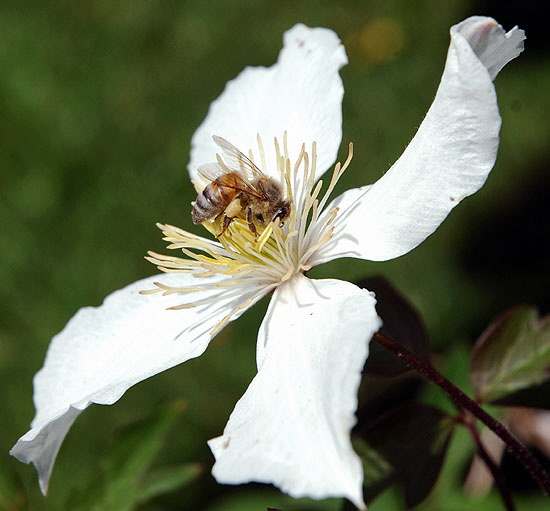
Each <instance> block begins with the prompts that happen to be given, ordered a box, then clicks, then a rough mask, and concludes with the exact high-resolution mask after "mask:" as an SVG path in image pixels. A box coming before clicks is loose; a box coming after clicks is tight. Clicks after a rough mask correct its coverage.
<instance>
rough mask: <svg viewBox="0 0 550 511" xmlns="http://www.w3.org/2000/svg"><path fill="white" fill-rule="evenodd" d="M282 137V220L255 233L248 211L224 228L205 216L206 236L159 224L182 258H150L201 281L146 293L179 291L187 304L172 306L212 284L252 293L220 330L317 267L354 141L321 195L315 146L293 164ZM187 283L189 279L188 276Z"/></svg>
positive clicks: (278, 157)
mask: <svg viewBox="0 0 550 511" xmlns="http://www.w3.org/2000/svg"><path fill="white" fill-rule="evenodd" d="M257 142H258V154H259V159H258V161H259V162H260V165H261V167H262V168H263V169H266V168H267V167H266V158H265V152H264V147H263V143H262V140H261V138H260V137H259V136H258V140H257ZM282 142H283V143H282V146H281V145H280V143H279V141H278V140H277V139H275V140H274V144H275V154H276V162H274V163H275V165H276V167H275V168H276V169H277V172H278V176H279V179H280V183H281V184H282V187H283V189H284V196H285V201H288V203H289V204H290V212H289V214H288V218H286V219H285V220H284V222H281V221H280V220H279V219H277V218H276V219H275V220H273V221H270V222H268V223H266V224H264V225H257V224H255V227H256V229H255V231H256V232H253V231H252V229H251V226H250V221H249V219H247V218H246V217H245V216H244V215H237V216H235V217H234V218H232V219H231V221H230V223H229V225H228V226H225V227H223V226H222V225H221V224H222V221H223V219H222V218H221V215H220V216H218V217H217V218H215V219H214V220H206V221H204V222H202V225H203V226H204V227H205V228H206V229H207V230H208V231H209V233H210V234H211V235H212V238H203V237H201V236H198V235H196V234H193V233H190V232H188V231H185V230H183V229H180V228H178V227H174V226H172V225H167V224H157V227H158V228H159V229H160V230H161V231H162V233H163V235H164V238H163V240H164V241H166V242H167V243H168V246H167V248H168V249H169V250H176V251H178V252H179V253H180V254H183V256H184V257H180V256H171V255H164V254H159V253H156V252H152V251H150V252H148V255H147V256H146V259H147V260H148V261H150V262H151V263H153V264H154V265H156V266H157V268H158V269H159V270H160V271H162V272H167V273H186V274H191V275H192V276H193V280H195V282H194V283H193V285H191V286H190V285H186V286H182V287H174V286H168V285H165V284H162V282H160V281H159V282H155V288H154V289H150V290H145V291H142V292H141V293H142V294H152V293H162V294H163V295H169V294H180V295H181V296H182V302H183V303H182V304H181V305H177V306H175V307H172V309H185V308H190V307H195V306H197V305H199V304H203V303H205V302H204V301H203V300H194V299H193V293H194V292H195V291H198V290H204V289H208V288H213V287H215V288H229V289H233V290H234V291H235V295H236V296H238V295H240V296H247V299H246V300H245V301H244V302H243V303H238V304H237V305H236V306H235V307H234V309H233V310H232V311H231V312H230V313H229V314H228V315H227V316H226V317H224V318H223V319H222V321H221V322H220V323H219V324H218V325H217V326H216V327H215V328H214V330H213V332H212V333H213V334H214V333H216V332H217V331H219V330H220V329H221V328H222V327H223V326H224V325H225V324H226V323H227V321H229V319H230V318H231V316H233V315H234V314H236V313H237V312H239V311H240V310H242V309H243V308H245V307H247V306H248V305H249V304H250V303H251V302H252V301H255V300H257V299H259V298H260V297H262V296H264V295H265V294H267V293H269V292H271V291H272V290H273V289H275V288H276V287H277V286H279V285H280V284H282V283H284V282H286V281H287V280H289V279H291V278H292V277H294V276H295V275H297V274H298V273H304V272H307V271H308V270H310V269H311V265H310V264H309V261H310V260H312V259H313V256H314V254H315V253H316V252H317V251H318V250H319V248H320V247H322V246H323V245H324V244H325V243H327V242H328V241H329V240H330V239H331V238H332V236H333V232H334V226H333V223H334V219H335V218H336V216H337V215H338V208H333V209H331V210H329V211H328V214H324V215H322V216H321V213H323V211H324V209H325V207H326V205H327V202H328V200H329V197H330V195H331V193H332V191H333V190H334V187H335V186H336V183H337V182H338V180H339V179H340V177H341V176H342V174H343V173H344V171H345V170H346V169H347V167H348V166H349V164H350V162H351V159H352V157H353V145H352V144H351V143H350V144H349V150H348V157H347V159H346V161H345V162H344V164H343V165H341V164H340V163H337V164H336V165H335V167H334V169H333V172H332V175H331V179H330V181H329V183H328V186H327V187H326V190H325V191H324V193H323V194H321V190H322V188H323V181H322V180H318V181H317V180H316V176H315V171H316V163H317V144H316V143H315V142H313V143H312V145H311V150H310V152H308V151H306V147H305V144H304V145H302V148H301V151H300V153H299V155H298V157H297V159H296V161H294V162H292V161H291V160H290V158H289V154H288V148H287V137H286V133H285V134H284V136H283V139H282ZM229 145H230V144H229ZM249 155H250V160H251V161H254V153H253V151H252V150H250V151H249ZM220 160H221V161H223V160H222V156H220V155H218V161H220ZM224 166H228V167H229V163H228V162H225V163H224ZM264 172H265V170H264ZM271 175H272V173H271ZM222 228H223V229H222ZM220 233H221V234H220ZM213 275H219V276H220V279H215V282H212V281H211V279H210V280H209V281H208V282H206V281H205V280H204V278H205V277H211V276H213ZM160 279H161V278H159V280H160ZM201 279H202V280H201ZM186 282H187V283H189V279H186ZM237 302H238V300H237Z"/></svg>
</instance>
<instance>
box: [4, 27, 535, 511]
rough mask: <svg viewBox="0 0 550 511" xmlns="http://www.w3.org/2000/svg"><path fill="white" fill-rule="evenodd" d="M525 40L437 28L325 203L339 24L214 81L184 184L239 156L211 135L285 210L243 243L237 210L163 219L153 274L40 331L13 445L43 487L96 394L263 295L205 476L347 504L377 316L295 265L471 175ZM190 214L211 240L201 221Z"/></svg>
mask: <svg viewBox="0 0 550 511" xmlns="http://www.w3.org/2000/svg"><path fill="white" fill-rule="evenodd" d="M523 39H524V34H523V31H521V30H519V29H517V27H516V28H514V29H512V30H511V31H510V32H508V33H505V32H504V31H503V30H502V28H501V27H500V26H499V25H497V23H496V22H495V21H494V20H492V19H490V18H482V17H473V18H469V19H467V20H465V21H463V22H462V23H460V24H458V25H455V26H454V27H452V29H451V44H450V47H449V52H448V56H447V62H446V65H445V70H444V73H443V77H442V79H441V84H440V86H439V89H438V91H437V95H436V97H435V99H434V102H433V104H432V106H431V108H430V110H429V111H428V113H427V115H426V118H425V119H424V121H423V123H422V125H421V126H420V128H419V130H418V132H417V134H416V136H415V137H414V139H413V140H412V141H411V143H410V144H409V146H408V147H407V149H406V150H405V152H404V153H403V155H402V156H401V157H400V158H399V160H397V162H396V163H395V164H394V165H393V166H392V167H391V168H390V169H389V170H388V171H387V172H386V173H385V174H384V176H383V177H382V178H380V179H379V180H378V181H377V182H376V183H375V184H374V185H372V186H364V187H361V188H357V189H352V190H348V191H347V192H345V193H343V194H342V195H340V196H339V197H337V198H336V199H335V200H333V201H332V202H331V203H328V196H329V193H330V192H331V191H332V189H333V187H334V184H335V182H336V181H337V179H338V178H339V177H340V175H341V174H342V172H343V170H344V169H345V167H347V166H348V165H349V163H350V159H351V157H350V158H348V160H347V161H346V162H345V164H344V166H343V167H342V168H340V166H339V165H337V166H336V168H335V170H334V171H333V174H332V178H331V179H330V180H329V181H330V183H329V185H328V190H327V191H326V192H324V193H321V192H320V185H319V182H318V181H317V180H318V178H319V177H320V176H321V175H322V174H323V173H324V172H325V171H326V170H327V169H329V167H330V166H331V165H332V163H333V162H334V160H335V158H336V153H337V150H338V147H339V146H340V141H341V101H342V96H343V87H342V83H341V80H340V76H339V74H338V71H339V69H340V68H341V67H342V66H343V65H344V64H345V63H346V61H347V59H346V55H345V52H344V48H343V46H342V45H341V43H340V41H339V39H338V38H337V36H336V35H335V34H334V33H333V32H332V31H330V30H328V29H323V28H315V29H310V28H307V27H305V26H304V25H296V26H295V27H294V28H292V29H291V30H289V31H288V32H287V33H286V34H285V36H284V47H283V50H282V51H281V54H280V56H279V59H278V62H277V64H275V65H274V66H272V67H270V68H247V69H245V70H244V71H243V72H242V73H241V74H240V75H239V76H238V77H237V78H236V79H235V80H233V81H231V82H229V83H228V85H227V87H226V89H225V91H224V92H223V94H222V95H221V96H220V97H219V98H218V99H217V100H216V101H215V102H214V103H213V104H212V105H211V108H210V111H209V113H208V116H207V117H206V119H205V121H204V122H203V124H202V125H201V126H200V127H199V129H198V130H197V132H196V133H195V135H194V137H193V149H192V152H191V161H190V164H189V172H190V175H191V178H192V179H193V180H195V182H197V181H198V179H199V178H200V176H199V174H198V172H197V169H199V167H201V166H202V165H204V164H209V163H211V162H216V154H217V152H219V153H220V159H219V161H218V163H217V165H228V166H229V167H231V166H234V165H239V161H236V160H239V157H238V155H237V156H236V154H237V153H235V150H233V149H232V148H231V146H230V145H228V144H227V143H225V142H223V141H220V139H217V140H218V142H219V143H221V144H222V146H224V150H223V151H220V149H219V147H217V146H216V144H215V141H214V140H213V139H212V136H213V135H217V136H220V137H223V138H224V139H227V140H228V141H229V142H231V144H233V145H234V146H235V147H236V148H238V149H239V150H241V151H243V152H244V153H246V154H247V155H250V156H251V158H253V159H254V161H255V163H256V165H258V166H259V167H260V168H261V169H262V170H263V171H264V173H266V174H268V175H271V176H272V177H274V178H276V179H278V180H280V182H281V183H282V184H283V187H284V190H285V194H286V198H288V199H289V200H291V201H292V208H291V214H290V217H289V218H288V219H287V220H286V221H285V222H284V225H282V226H278V225H274V224H270V225H269V227H268V228H267V229H266V230H264V231H263V232H259V233H258V234H259V237H255V236H254V235H253V234H252V232H251V231H250V229H249V228H248V225H247V222H246V221H244V219H239V218H237V219H235V220H234V221H233V222H232V223H231V225H230V227H229V229H228V231H227V232H226V233H225V234H224V235H223V236H222V237H221V238H220V240H216V241H214V240H212V239H204V238H201V237H199V236H196V235H193V234H189V233H187V232H185V231H182V230H180V229H177V228H175V227H171V226H161V227H162V229H163V230H164V233H165V235H166V239H167V240H168V241H169V242H170V243H171V246H170V247H169V248H174V249H182V250H183V252H184V254H185V256H186V257H187V258H186V259H182V258H177V257H168V256H163V255H159V254H150V258H151V260H152V261H153V262H155V263H156V264H158V265H159V266H160V267H161V268H162V269H163V270H164V272H165V273H163V274H161V275H160V276H159V275H157V276H155V277H151V278H147V279H143V280H140V281H138V282H135V283H134V284H131V285H129V286H128V287H126V288H124V289H121V290H119V291H116V292H115V293H113V294H112V295H110V296H109V297H107V299H106V300H105V302H104V304H103V305H101V306H100V307H98V308H84V309H81V310H80V311H79V312H78V313H77V314H76V315H75V316H74V317H73V318H72V319H71V320H70V321H69V323H68V324H67V326H66V327H65V329H64V330H63V331H62V332H61V333H59V334H58V335H57V336H55V337H54V339H53V340H52V343H51V345H50V347H49V350H48V354H47V356H46V361H45V364H44V367H43V368H42V369H41V370H40V371H39V372H38V373H37V375H36V377H35V380H34V401H35V405H36V416H35V418H34V420H33V422H32V425H31V430H30V431H29V432H28V433H27V434H25V435H24V436H23V437H21V439H20V440H19V441H18V442H17V444H16V445H15V446H14V447H13V449H12V451H11V453H12V454H13V455H14V456H16V457H17V458H18V459H20V460H21V461H23V462H26V463H29V462H32V463H34V464H35V465H36V468H37V470H38V474H39V480H40V487H41V489H42V491H43V492H44V493H45V492H46V490H47V487H48V481H49V479H50V474H51V471H52V468H53V464H54V461H55V457H56V455H57V452H58V450H59V447H60V445H61V443H62V441H63V439H64V437H65V435H66V434H67V431H68V430H69V428H70V427H71V425H72V423H73V422H74V420H75V419H76V417H77V416H78V415H79V414H80V412H81V411H82V410H84V409H85V408H87V407H88V405H90V404H91V403H99V404H112V403H114V402H115V401H117V400H118V399H119V398H120V397H121V396H122V394H124V392H125V391H126V390H127V389H128V388H129V387H131V386H132V385H134V384H136V383H138V382H140V381H142V380H144V379H145V378H148V377H149V376H152V375H154V374H157V373H159V372H161V371H164V370H166V369H168V368H170V367H173V366H175V365H177V364H180V363H182V362H184V361H186V360H189V359H191V358H194V357H198V356H199V355H201V354H202V353H203V352H204V350H205V349H206V347H207V346H208V343H209V342H210V340H211V339H212V337H213V336H214V335H215V334H216V333H217V332H218V331H219V330H220V329H221V328H222V327H223V326H224V325H225V324H226V323H227V322H228V321H232V320H234V319H236V318H237V317H238V316H240V315H241V314H242V313H243V312H245V311H246V310H247V309H248V308H249V307H251V306H252V305H253V304H254V303H255V302H256V301H257V300H258V299H260V298H261V297H262V296H264V295H266V294H267V293H269V292H272V291H273V297H272V299H271V303H270V305H269V309H268V311H267V314H266V316H265V318H264V320H263V323H262V325H261V327H260V331H259V333H258V345H257V365H258V374H257V375H256V377H255V378H254V380H253V381H252V383H251V384H250V386H249V388H248V389H247V391H246V393H245V394H244V396H243V397H242V398H241V399H240V400H239V402H238V403H237V405H236V407H235V410H234V411H233V413H232V414H231V416H230V418H229V421H228V423H227V426H226V427H225V430H224V432H223V434H222V436H220V437H218V438H214V439H212V440H210V442H209V445H210V448H211V449H212V452H213V453H214V456H215V458H216V463H215V465H214V468H213V474H214V477H215V478H216V479H217V480H218V481H219V482H222V483H230V484H238V483H244V482H248V481H261V482H267V483H273V484H274V485H276V486H278V487H279V488H281V489H282V490H283V491H285V492H287V493H288V494H290V495H292V496H295V497H299V496H309V497H313V498H325V497H346V498H348V499H349V500H351V501H352V502H353V503H354V504H355V505H356V506H357V507H360V508H363V507H364V503H363V498H362V480H363V470H362V465H361V460H360V459H359V457H358V456H357V455H356V454H355V452H354V451H353V449H352V446H351V443H350V436H349V435H350V430H351V428H352V427H353V425H354V423H355V415H354V413H355V410H356V406H357V398H356V392H357V388H358V385H359V381H360V378H361V370H362V367H363V364H364V362H365V359H366V357H367V354H368V343H369V340H370V338H371V337H372V335H373V333H374V332H376V330H378V328H379V327H380V319H379V318H378V316H377V314H376V310H375V299H374V297H373V296H372V294H371V293H369V292H368V291H366V290H363V289H360V288H358V287H356V286H355V285H353V284H350V283H348V282H342V281H339V280H312V279H309V278H307V277H306V276H305V275H304V272H305V271H306V270H308V269H309V268H311V267H313V266H315V265H318V264H320V263H323V262H326V261H330V260H332V259H335V258H338V257H356V258H362V259H368V260H373V261H381V260H387V259H392V258H394V257H398V256H400V255H402V254H405V253H406V252H408V251H409V250H411V249H413V248H414V247H416V246H417V245H418V244H419V243H421V242H422V241H423V240H424V239H425V238H426V237H427V236H429V235H430V234H431V233H432V232H433V231H434V230H435V229H436V228H437V227H438V225H439V224H440V223H441V222H442V221H443V219H444V218H445V217H446V216H447V215H448V214H449V212H450V211H451V210H452V209H453V208H454V207H455V206H456V205H457V204H458V203H459V202H460V201H461V200H462V199H463V198H465V197H467V196H468V195H470V194H472V193H474V192H475V191H476V190H478V189H479V188H480V187H481V186H482V185H483V183H484V182H485V179H486V178H487V175H488V173H489V171H490V170H491V168H492V166H493V164H494V162H495V158H496V153H497V147H498V132H499V128H500V116H499V112H498V107H497V102H496V95H495V90H494V87H493V84H492V80H493V79H494V78H495V76H496V75H497V73H498V72H499V71H500V70H501V69H502V67H503V66H504V65H505V64H506V63H507V62H508V61H510V60H511V59H513V58H514V57H516V56H517V55H519V53H520V52H521V51H522V49H523V42H522V41H523ZM274 141H275V142H274ZM350 149H351V146H350ZM205 225H206V226H207V227H208V228H209V229H210V230H211V231H212V232H214V234H217V233H216V231H215V229H217V228H218V227H219V226H217V225H216V223H215V222H214V223H209V222H205ZM146 289H149V290H150V291H151V292H150V293H147V294H145V295H144V294H142V293H140V291H143V290H146ZM156 291H160V293H156ZM161 295H162V296H161ZM167 309H176V310H167Z"/></svg>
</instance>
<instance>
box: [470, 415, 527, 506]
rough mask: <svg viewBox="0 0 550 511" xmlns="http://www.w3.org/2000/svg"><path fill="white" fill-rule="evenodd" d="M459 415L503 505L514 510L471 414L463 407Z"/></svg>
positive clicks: (500, 475)
mask: <svg viewBox="0 0 550 511" xmlns="http://www.w3.org/2000/svg"><path fill="white" fill-rule="evenodd" d="M461 415H462V416H461V418H460V423H461V424H464V426H466V428H467V429H468V431H469V432H470V434H471V435H472V438H473V439H474V442H475V444H476V447H477V455H478V456H479V457H480V458H481V459H482V460H483V463H485V466H486V467H487V468H488V469H489V471H490V472H491V475H492V476H493V481H494V482H495V486H496V487H497V489H498V492H499V493H500V497H501V498H502V502H503V504H504V507H505V508H506V510H507V511H515V509H516V506H515V504H514V501H513V500H512V496H511V495H510V492H509V491H508V487H507V486H506V484H505V482H504V480H503V478H502V474H501V472H500V470H499V468H498V465H497V464H496V463H495V461H494V460H493V458H492V457H491V455H490V454H489V452H488V451H487V449H486V448H485V445H484V444H483V441H482V440H481V437H480V435H479V431H478V430H477V428H476V425H475V423H474V422H473V421H472V420H471V417H472V416H471V415H468V414H467V413H466V412H464V409H462V410H461Z"/></svg>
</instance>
